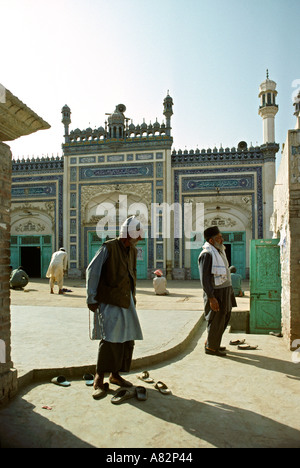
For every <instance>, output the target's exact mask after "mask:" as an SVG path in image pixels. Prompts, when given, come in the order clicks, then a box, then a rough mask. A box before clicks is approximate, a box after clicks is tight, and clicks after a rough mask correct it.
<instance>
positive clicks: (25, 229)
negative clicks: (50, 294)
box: [10, 202, 55, 278]
mask: <svg viewBox="0 0 300 468" xmlns="http://www.w3.org/2000/svg"><path fill="white" fill-rule="evenodd" d="M54 225H55V223H54V203H51V202H46V203H43V204H41V203H38V204H37V203H25V204H22V203H16V204H15V205H14V207H13V209H12V215H11V260H10V262H11V266H12V268H13V269H15V268H18V267H19V266H20V265H22V267H23V268H24V270H25V271H26V273H27V274H28V275H29V277H31V278H45V276H46V272H47V269H48V266H49V262H50V260H51V256H52V253H53V251H54V237H55V236H54V234H55V228H54Z"/></svg>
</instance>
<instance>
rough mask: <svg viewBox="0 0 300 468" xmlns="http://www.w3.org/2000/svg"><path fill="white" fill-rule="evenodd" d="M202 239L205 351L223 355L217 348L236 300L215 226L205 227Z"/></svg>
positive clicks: (221, 243) (201, 272) (201, 262)
mask: <svg viewBox="0 0 300 468" xmlns="http://www.w3.org/2000/svg"><path fill="white" fill-rule="evenodd" d="M204 238H205V240H206V242H205V244H204V245H203V250H202V251H201V253H200V255H199V258H198V263H199V273H200V282H201V285H202V288H203V297H204V315H205V318H206V320H207V322H208V324H207V341H206V343H205V352H206V354H212V355H215V356H226V352H225V349H226V348H222V347H221V341H222V336H223V333H224V331H225V329H226V327H227V325H228V323H229V320H230V315H231V309H232V307H236V301H235V298H234V293H233V289H232V285H231V275H230V271H229V268H228V267H229V265H228V260H227V257H226V254H225V246H224V245H223V237H222V234H221V233H220V231H219V228H218V227H217V226H213V227H210V228H208V229H206V230H205V231H204Z"/></svg>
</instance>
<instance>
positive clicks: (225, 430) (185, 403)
mask: <svg viewBox="0 0 300 468" xmlns="http://www.w3.org/2000/svg"><path fill="white" fill-rule="evenodd" d="M147 390H148V399H147V400H146V401H145V402H140V401H137V400H135V399H131V400H127V402H124V403H123V404H131V405H134V406H135V407H137V408H139V409H140V410H141V411H144V412H145V413H147V414H151V415H152V416H155V417H157V418H159V419H162V420H163V421H166V422H167V423H171V424H174V425H177V426H180V427H182V428H183V429H184V430H185V431H186V432H187V433H189V434H191V435H193V436H194V437H195V438H197V439H199V440H198V441H195V447H201V446H202V447H203V445H204V444H203V442H202V441H206V443H208V444H210V445H211V446H212V447H217V448H271V447H278V448H299V447H300V431H298V430H296V429H293V428H291V427H289V426H287V425H285V424H282V423H280V422H277V421H274V420H273V419H270V418H268V417H265V416H262V415H261V414H258V413H255V412H254V411H250V410H246V409H243V408H238V407H235V406H231V405H227V404H224V403H221V402H216V401H204V402H199V401H196V400H193V399H191V400H188V399H186V398H182V397H179V396H176V395H167V396H165V395H161V394H160V393H159V392H158V391H157V390H154V389H152V388H150V389H149V388H148V387H147ZM145 424H147V418H145ZM174 440H175V439H174ZM206 446H207V444H206ZM168 447H171V448H176V442H175V444H174V446H172V434H171V433H170V441H169V444H168ZM177 447H178V446H177Z"/></svg>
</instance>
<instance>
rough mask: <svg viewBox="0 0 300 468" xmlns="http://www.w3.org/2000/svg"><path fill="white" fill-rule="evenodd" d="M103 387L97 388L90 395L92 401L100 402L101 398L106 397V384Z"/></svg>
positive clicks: (107, 387) (107, 388)
mask: <svg viewBox="0 0 300 468" xmlns="http://www.w3.org/2000/svg"><path fill="white" fill-rule="evenodd" d="M103 387H104V388H100V387H98V388H96V389H95V391H94V392H93V395H92V397H93V398H94V400H100V399H101V398H104V397H105V396H106V395H107V392H108V390H109V385H108V383H107V382H106V383H105V384H104V386H103Z"/></svg>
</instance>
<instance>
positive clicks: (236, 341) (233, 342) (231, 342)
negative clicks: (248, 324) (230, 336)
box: [229, 340, 246, 346]
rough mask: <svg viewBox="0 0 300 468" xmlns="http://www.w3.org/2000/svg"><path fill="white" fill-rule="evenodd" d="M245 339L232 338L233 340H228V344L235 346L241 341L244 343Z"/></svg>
mask: <svg viewBox="0 0 300 468" xmlns="http://www.w3.org/2000/svg"><path fill="white" fill-rule="evenodd" d="M245 341H246V340H233V341H230V342H229V344H230V345H232V346H237V345H241V344H243V343H245Z"/></svg>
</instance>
